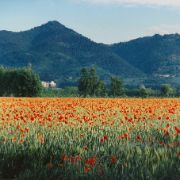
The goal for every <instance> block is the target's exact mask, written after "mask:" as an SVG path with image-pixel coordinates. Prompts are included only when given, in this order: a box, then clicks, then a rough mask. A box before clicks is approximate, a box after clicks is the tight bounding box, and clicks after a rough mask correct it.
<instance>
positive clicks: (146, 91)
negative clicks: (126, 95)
mask: <svg viewBox="0 0 180 180" xmlns="http://www.w3.org/2000/svg"><path fill="white" fill-rule="evenodd" d="M138 92H139V93H138V94H139V96H140V97H143V98H146V97H149V96H152V95H153V94H154V92H153V90H152V89H151V88H146V87H145V86H144V85H141V86H140V87H139V90H138Z"/></svg>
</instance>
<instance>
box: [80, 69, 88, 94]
mask: <svg viewBox="0 0 180 180" xmlns="http://www.w3.org/2000/svg"><path fill="white" fill-rule="evenodd" d="M78 90H79V94H80V95H81V96H84V97H86V96H87V95H88V94H89V73H88V70H87V69H86V68H82V69H81V73H80V79H79V85H78Z"/></svg>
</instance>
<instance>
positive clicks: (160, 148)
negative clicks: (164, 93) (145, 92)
mask: <svg viewBox="0 0 180 180" xmlns="http://www.w3.org/2000/svg"><path fill="white" fill-rule="evenodd" d="M33 178H34V179H122V180H126V179H127V180H129V179H179V178H180V100H179V99H95V98H89V99H88V98H87V99H83V98H0V179H33Z"/></svg>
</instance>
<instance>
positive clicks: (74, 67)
mask: <svg viewBox="0 0 180 180" xmlns="http://www.w3.org/2000/svg"><path fill="white" fill-rule="evenodd" d="M0 49H1V50H0V64H1V65H4V66H10V67H14V66H16V67H22V66H27V65H28V64H32V67H33V69H34V70H35V71H37V72H38V73H39V74H40V77H41V79H43V80H56V81H58V82H59V84H61V85H62V83H65V81H69V82H70V83H71V82H75V81H76V80H77V78H78V76H79V71H80V69H81V68H82V67H85V66H95V67H96V68H97V70H98V73H99V74H100V75H101V76H102V77H103V78H104V79H106V78H107V77H108V76H109V75H110V74H115V75H120V76H122V77H133V76H141V75H142V72H141V71H140V70H138V69H137V68H135V67H133V66H131V65H130V64H129V63H128V62H126V61H125V60H124V59H122V58H121V57H120V56H119V55H117V54H116V53H114V52H112V51H111V49H109V48H108V47H106V46H105V45H103V44H97V43H95V42H93V41H91V40H89V39H88V38H86V37H83V36H82V35H80V34H78V33H76V32H75V31H73V30H71V29H68V28H66V27H65V26H63V25H62V24H60V23H59V22H56V21H51V22H48V23H47V24H44V25H42V26H39V27H36V28H33V29H31V30H29V31H24V32H18V33H13V32H8V31H1V32H0ZM66 83H68V82H66Z"/></svg>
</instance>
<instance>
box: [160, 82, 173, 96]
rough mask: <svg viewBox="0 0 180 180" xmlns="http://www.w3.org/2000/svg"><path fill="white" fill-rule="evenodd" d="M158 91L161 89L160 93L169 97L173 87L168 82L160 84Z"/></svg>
mask: <svg viewBox="0 0 180 180" xmlns="http://www.w3.org/2000/svg"><path fill="white" fill-rule="evenodd" d="M160 91H161V95H162V96H165V97H169V96H171V95H172V94H173V88H172V87H171V85H170V84H162V85H161V88H160Z"/></svg>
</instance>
